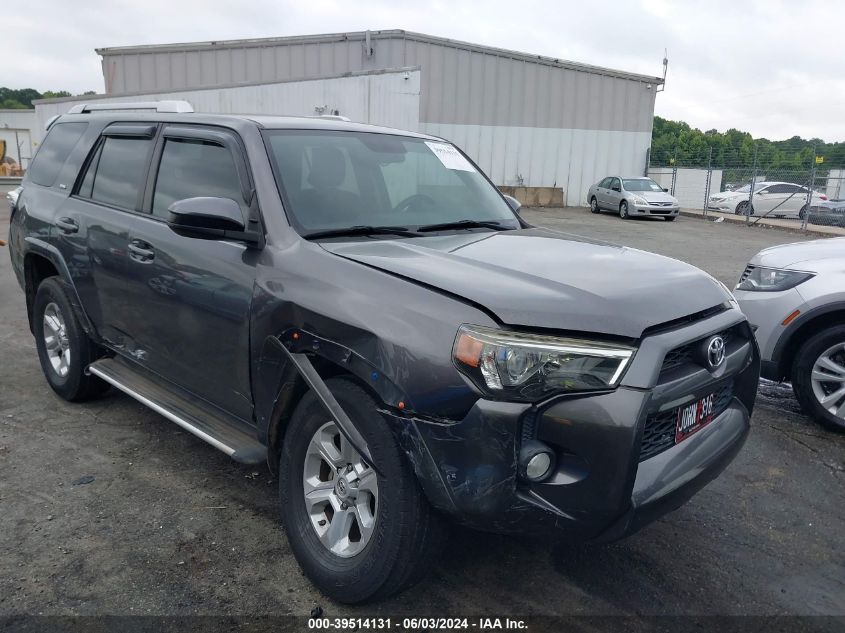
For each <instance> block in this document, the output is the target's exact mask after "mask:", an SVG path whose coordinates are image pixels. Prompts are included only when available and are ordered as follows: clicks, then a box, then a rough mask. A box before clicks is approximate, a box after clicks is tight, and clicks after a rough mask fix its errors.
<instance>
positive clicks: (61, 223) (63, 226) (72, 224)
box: [56, 218, 79, 233]
mask: <svg viewBox="0 0 845 633" xmlns="http://www.w3.org/2000/svg"><path fill="white" fill-rule="evenodd" d="M56 227H58V229H59V230H60V231H61V232H62V233H76V232H77V231H79V224H77V222H76V220H74V219H73V218H59V219H58V220H56Z"/></svg>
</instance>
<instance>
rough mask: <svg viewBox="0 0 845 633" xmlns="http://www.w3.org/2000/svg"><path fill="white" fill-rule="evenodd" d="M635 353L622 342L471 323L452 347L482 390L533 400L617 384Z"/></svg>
mask: <svg viewBox="0 0 845 633" xmlns="http://www.w3.org/2000/svg"><path fill="white" fill-rule="evenodd" d="M633 355H634V348H632V347H626V346H623V345H608V344H605V343H595V342H592V341H582V340H575V339H566V338H556V337H551V336H537V335H534V334H522V333H518V332H503V331H501V330H494V329H491V328H484V327H477V326H467V325H464V326H461V328H460V329H459V330H458V335H457V337H455V345H454V347H453V349H452V358H453V359H454V362H455V365H456V366H457V367H458V369H459V370H460V371H461V372H462V373H464V374H465V375H466V376H467V377H468V378H470V379H471V380H472V381H473V383H475V385H476V386H477V387H478V388H479V389H481V390H482V391H483V392H485V393H487V394H489V395H491V396H492V397H495V398H501V399H505V400H529V401H533V400H539V399H541V398H543V397H546V396H549V395H552V394H554V393H560V392H576V391H595V390H601V389H609V388H612V387H615V386H616V385H617V384H618V383H619V380H620V379H621V378H622V374H623V373H624V372H625V369H626V368H627V367H628V364H629V362H630V360H631V357H632V356H633Z"/></svg>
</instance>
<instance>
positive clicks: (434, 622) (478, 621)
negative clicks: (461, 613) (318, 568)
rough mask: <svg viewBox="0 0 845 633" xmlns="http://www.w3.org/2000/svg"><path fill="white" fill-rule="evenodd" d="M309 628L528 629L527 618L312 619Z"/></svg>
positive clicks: (385, 629) (407, 629)
mask: <svg viewBox="0 0 845 633" xmlns="http://www.w3.org/2000/svg"><path fill="white" fill-rule="evenodd" d="M308 628H309V629H311V630H317V631H330V630H335V631H337V630H341V631H342V630H362V629H363V630H366V629H373V630H377V631H378V630H384V631H390V630H395V631H420V630H449V629H454V630H477V631H504V630H511V631H518V630H524V629H527V628H528V625H527V624H526V622H525V621H524V620H521V619H512V618H486V617H485V618H427V617H420V618H402V619H401V620H399V619H393V618H310V619H309V620H308Z"/></svg>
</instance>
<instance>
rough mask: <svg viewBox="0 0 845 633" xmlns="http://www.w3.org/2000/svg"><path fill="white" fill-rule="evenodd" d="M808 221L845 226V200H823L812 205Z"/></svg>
mask: <svg viewBox="0 0 845 633" xmlns="http://www.w3.org/2000/svg"><path fill="white" fill-rule="evenodd" d="M807 222H809V223H811V224H823V225H826V226H845V200H823V201H820V202H819V203H818V204H814V205H813V206H812V207H810V213H809V214H808V215H807Z"/></svg>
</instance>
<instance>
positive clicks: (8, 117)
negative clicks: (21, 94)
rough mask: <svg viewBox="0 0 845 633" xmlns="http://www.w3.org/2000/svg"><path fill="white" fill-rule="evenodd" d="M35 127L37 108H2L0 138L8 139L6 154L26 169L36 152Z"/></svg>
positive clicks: (0, 113) (0, 111)
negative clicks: (33, 132) (33, 131)
mask: <svg viewBox="0 0 845 633" xmlns="http://www.w3.org/2000/svg"><path fill="white" fill-rule="evenodd" d="M35 127H36V117H35V110H0V139H2V140H4V141H6V155H7V156H10V157H11V158H12V159H13V160H14V161H15V162H16V163H18V164H19V165H21V166H22V167H23V168H24V169H26V168H27V167H29V159H30V158H31V157H32V156H33V155H34V154H35V148H36V145H35V143H34V142H33V141H35V140H36V139H34V138H33V134H32V130H33V129H34V128H35ZM16 132H17V134H16Z"/></svg>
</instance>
